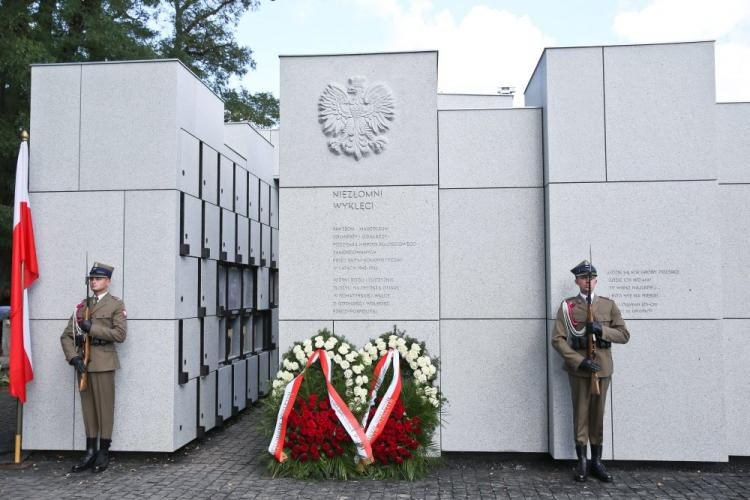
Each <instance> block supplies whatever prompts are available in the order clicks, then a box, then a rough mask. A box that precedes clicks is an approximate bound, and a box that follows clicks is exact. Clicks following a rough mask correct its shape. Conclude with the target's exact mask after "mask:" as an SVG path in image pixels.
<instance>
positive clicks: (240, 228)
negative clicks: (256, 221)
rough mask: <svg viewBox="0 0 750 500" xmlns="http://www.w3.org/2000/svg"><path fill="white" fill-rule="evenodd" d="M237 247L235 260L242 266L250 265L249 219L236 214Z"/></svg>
mask: <svg viewBox="0 0 750 500" xmlns="http://www.w3.org/2000/svg"><path fill="white" fill-rule="evenodd" d="M235 243H236V245H237V248H236V255H235V257H236V258H235V260H236V261H237V262H238V263H240V264H244V265H249V264H250V219H248V218H247V217H244V216H242V215H239V214H237V241H236V242H235Z"/></svg>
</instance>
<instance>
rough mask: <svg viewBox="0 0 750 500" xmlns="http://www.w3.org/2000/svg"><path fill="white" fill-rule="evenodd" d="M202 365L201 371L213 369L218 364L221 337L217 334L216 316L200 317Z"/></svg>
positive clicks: (217, 323) (217, 322)
mask: <svg viewBox="0 0 750 500" xmlns="http://www.w3.org/2000/svg"><path fill="white" fill-rule="evenodd" d="M202 321H203V330H202V335H203V337H202V343H201V352H202V353H203V354H202V356H203V357H202V358H201V359H202V365H201V371H202V372H203V373H206V372H212V371H215V370H216V369H217V368H218V366H219V343H220V342H221V340H223V338H221V337H220V335H219V318H218V317H216V316H206V317H205V318H202Z"/></svg>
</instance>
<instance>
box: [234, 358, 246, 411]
mask: <svg viewBox="0 0 750 500" xmlns="http://www.w3.org/2000/svg"><path fill="white" fill-rule="evenodd" d="M232 367H233V368H234V371H233V377H234V385H233V394H232V407H233V410H234V411H235V412H239V411H242V410H244V409H245V408H246V407H247V360H244V359H238V360H236V361H235V362H234V363H232Z"/></svg>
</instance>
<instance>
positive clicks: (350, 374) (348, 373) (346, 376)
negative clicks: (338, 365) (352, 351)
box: [344, 370, 353, 378]
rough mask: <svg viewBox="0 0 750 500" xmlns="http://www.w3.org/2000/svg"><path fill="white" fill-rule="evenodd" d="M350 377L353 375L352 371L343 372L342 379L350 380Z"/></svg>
mask: <svg viewBox="0 0 750 500" xmlns="http://www.w3.org/2000/svg"><path fill="white" fill-rule="evenodd" d="M352 375H353V373H352V371H351V370H346V371H345V372H344V377H345V378H352Z"/></svg>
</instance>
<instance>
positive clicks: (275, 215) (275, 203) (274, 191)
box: [268, 186, 279, 229]
mask: <svg viewBox="0 0 750 500" xmlns="http://www.w3.org/2000/svg"><path fill="white" fill-rule="evenodd" d="M268 209H269V211H270V214H269V219H270V224H271V227H273V228H276V229H278V228H279V190H278V188H276V186H271V204H270V206H269V208H268Z"/></svg>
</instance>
